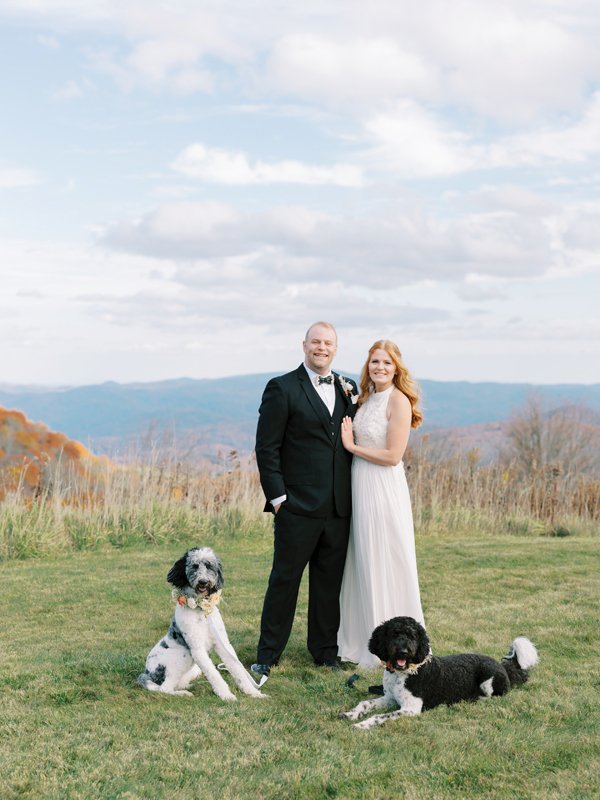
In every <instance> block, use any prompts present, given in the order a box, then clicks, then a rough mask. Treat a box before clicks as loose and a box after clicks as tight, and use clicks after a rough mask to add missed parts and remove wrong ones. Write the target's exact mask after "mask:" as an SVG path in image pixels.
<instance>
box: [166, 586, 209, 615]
mask: <svg viewBox="0 0 600 800" xmlns="http://www.w3.org/2000/svg"><path fill="white" fill-rule="evenodd" d="M171 599H172V600H173V602H175V603H176V604H177V605H178V606H187V607H188V608H192V609H200V611H204V615H205V616H206V617H207V616H208V615H209V614H212V612H213V611H214V609H215V608H216V606H218V605H219V603H220V601H221V590H220V589H219V591H217V592H213V593H212V594H209V595H208V596H207V597H202V598H199V597H198V595H197V594H196V593H195V592H194V594H193V595H189V594H186V590H185V589H183V590H181V589H177V588H175V589H173V591H172V592H171Z"/></svg>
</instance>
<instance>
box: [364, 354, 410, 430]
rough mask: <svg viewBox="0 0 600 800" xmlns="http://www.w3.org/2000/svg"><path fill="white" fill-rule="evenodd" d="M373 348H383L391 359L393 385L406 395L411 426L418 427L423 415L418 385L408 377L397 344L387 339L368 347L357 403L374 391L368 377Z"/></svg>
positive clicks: (373, 386) (373, 385)
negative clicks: (410, 413) (394, 369)
mask: <svg viewBox="0 0 600 800" xmlns="http://www.w3.org/2000/svg"><path fill="white" fill-rule="evenodd" d="M375 350H385V352H386V353H387V354H388V355H389V357H390V358H391V359H392V362H393V364H394V366H395V367H396V374H395V375H394V379H393V383H394V386H395V387H396V388H397V389H399V390H400V391H401V392H402V394H404V395H406V397H408V400H409V402H410V407H411V409H412V419H411V423H410V426H411V428H418V427H419V425H420V424H421V423H422V422H423V415H422V414H421V411H420V409H419V408H418V405H419V387H418V386H417V384H416V383H415V381H414V380H413V379H412V378H411V377H410V375H409V373H408V370H407V368H406V367H405V366H404V363H403V361H402V353H401V352H400V350H399V349H398V345H397V344H394V342H392V341H390V340H389V339H378V341H376V342H375V343H374V344H373V345H371V347H370V348H369V355H368V356H367V360H366V362H365V364H364V366H363V368H362V372H361V373H360V385H359V388H360V394H359V396H358V405H359V406H361V405H362V404H363V403H364V402H365V400H366V399H367V398H368V397H369V395H370V394H371V393H372V392H373V391H375V384H374V383H373V381H372V380H371V378H370V377H369V361H370V360H371V356H372V355H373V353H374V352H375Z"/></svg>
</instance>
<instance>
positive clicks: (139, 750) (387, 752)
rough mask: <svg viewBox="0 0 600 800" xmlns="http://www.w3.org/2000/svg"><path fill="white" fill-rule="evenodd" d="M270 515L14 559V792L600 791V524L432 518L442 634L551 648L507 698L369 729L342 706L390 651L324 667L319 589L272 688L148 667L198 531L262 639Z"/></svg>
mask: <svg viewBox="0 0 600 800" xmlns="http://www.w3.org/2000/svg"><path fill="white" fill-rule="evenodd" d="M270 538H271V537H270V535H269V534H262V535H259V534H256V535H250V536H244V537H234V536H227V537H221V538H217V537H214V538H212V539H211V540H210V541H207V540H206V539H203V541H198V542H196V541H192V540H190V541H189V542H186V543H185V544H184V545H183V546H182V544H181V543H178V544H168V545H167V544H159V545H154V546H152V545H145V546H144V545H142V544H137V545H135V546H133V547H125V548H122V549H110V548H108V547H100V548H99V549H96V550H94V551H92V552H77V553H72V554H63V555H53V556H49V557H47V558H45V559H40V560H35V559H30V560H27V561H8V562H5V563H1V564H0V575H1V580H2V586H3V601H2V614H1V619H2V626H1V627H0V700H1V705H0V797H2V798H3V799H4V800H9V799H11V800H12V798H29V797H31V798H43V799H44V800H45V798H57V799H58V798H60V799H61V800H62V799H63V798H86V799H87V798H103V799H104V800H107V799H109V798H132V799H134V798H135V799H137V798H140V800H141V798H144V800H147V799H148V798H198V799H201V798H224V800H228V798H242V800H246V798H248V800H250V798H252V800H254V798H267V799H269V798H284V799H287V798H314V799H315V800H317V799H319V800H320V798H353V800H354V799H355V798H374V799H376V800H384V799H385V798H394V799H396V798H403V800H445V799H446V798H453V799H454V800H456V798H497V800H504V799H506V800H509V799H510V800H515V798H517V799H518V800H521V799H523V800H538V798H539V799H541V798H544V799H545V798H561V800H564V798H565V797H573V798H578V800H592V798H594V799H595V798H597V797H598V796H600V778H599V775H600V746H599V737H598V734H599V714H598V712H599V707H600V703H599V697H600V693H599V689H600V677H599V671H598V664H599V657H600V646H599V640H598V600H599V597H600V559H599V555H598V539H597V538H587V537H568V538H564V539H561V538H547V537H532V536H527V537H516V536H515V537H506V536H504V537H498V538H496V537H485V538H477V539H474V538H461V539H458V538H456V537H453V538H451V539H444V538H443V537H435V538H434V537H422V538H419V539H418V558H419V569H420V576H421V584H422V595H423V603H424V610H425V615H426V619H427V625H428V630H429V634H430V637H431V639H432V644H433V648H434V651H435V652H436V653H437V654H440V655H441V654H444V653H451V652H460V651H462V650H476V651H481V652H486V653H489V654H490V655H494V656H498V657H500V656H502V655H503V654H504V653H505V652H506V649H507V647H508V644H509V642H510V641H511V639H512V638H513V637H514V636H516V635H519V634H524V635H527V636H529V637H530V638H531V639H532V640H533V641H534V642H535V644H536V645H537V646H538V648H539V652H540V658H541V661H540V664H539V666H538V667H537V668H536V669H535V671H534V672H533V674H532V677H531V680H530V682H529V683H528V684H527V685H526V686H524V687H522V688H519V689H516V690H515V691H514V692H511V693H510V694H509V695H507V696H506V697H504V698H499V699H494V700H491V701H488V702H481V703H478V704H460V705H457V706H453V707H451V708H446V707H442V708H438V709H435V710H433V711H429V712H427V713H425V714H424V715H422V716H420V717H418V718H406V719H401V720H398V721H396V722H393V723H390V724H389V725H385V726H383V727H381V728H378V729H375V730H372V731H356V730H354V729H352V728H351V727H350V724H349V723H348V722H347V721H346V720H340V719H338V717H337V715H338V713H339V711H341V710H345V709H348V708H350V707H351V706H352V705H354V704H355V703H356V702H358V700H359V699H362V698H363V697H366V696H367V695H366V691H367V686H368V685H369V684H370V683H375V682H380V679H381V676H380V671H378V670H375V671H360V672H361V678H360V680H359V681H358V682H357V683H356V684H355V686H354V688H352V689H350V688H348V687H346V686H345V680H346V678H347V677H348V676H349V675H350V674H351V670H350V671H349V672H348V673H346V674H345V675H343V674H340V673H337V674H336V673H331V672H327V671H323V670H319V669H317V668H316V667H314V666H313V665H312V661H311V659H310V656H309V654H308V653H307V651H306V648H305V644H304V640H305V633H306V630H305V617H306V596H305V591H304V590H303V593H302V597H301V601H300V604H299V608H298V614H297V619H296V623H295V627H294V631H293V634H292V638H291V640H290V643H289V645H288V648H287V650H286V653H285V656H284V658H283V660H282V662H281V664H280V666H279V667H277V668H276V669H274V670H273V672H272V674H271V678H270V680H269V682H268V683H267V686H266V691H267V692H268V695H269V698H268V699H266V700H262V701H261V700H254V699H250V698H247V697H245V696H239V693H238V692H237V689H236V690H235V691H236V694H238V696H239V702H237V703H223V702H221V701H220V700H218V699H217V698H216V697H215V696H214V695H213V694H212V693H211V691H210V689H209V686H208V684H207V683H206V682H205V681H204V680H203V679H200V680H198V681H197V682H196V684H195V685H194V689H193V691H194V698H193V699H192V698H187V699H186V698H173V697H162V696H158V695H154V694H150V693H147V692H143V691H142V690H141V689H140V688H139V687H138V686H137V685H136V683H135V679H136V676H137V675H138V673H139V672H140V671H141V670H142V669H143V665H144V660H145V657H146V654H147V652H148V650H149V649H150V647H151V646H152V645H153V644H154V643H155V642H156V641H157V640H158V638H159V637H160V636H161V635H162V634H163V633H164V632H165V631H166V628H167V625H168V621H169V619H170V615H171V612H172V605H171V601H170V591H169V587H168V585H167V584H166V582H165V576H166V573H167V571H168V569H169V567H170V565H171V564H172V562H173V561H174V560H175V558H176V557H178V556H179V555H180V554H181V553H182V552H183V550H184V549H186V547H187V546H188V545H192V544H206V543H209V544H211V545H212V546H213V547H214V548H215V550H216V551H217V552H218V553H219V555H221V557H222V558H223V561H224V564H225V576H226V587H225V592H224V599H223V603H222V606H221V608H222V613H223V616H224V619H225V621H226V624H227V627H228V631H229V634H230V638H231V640H232V642H233V644H234V646H235V647H236V649H237V651H238V653H239V655H240V657H241V658H242V660H243V661H244V662H245V663H246V664H249V663H251V661H252V660H253V658H254V655H255V645H256V636H257V629H258V623H259V617H260V610H261V602H262V596H263V592H264V588H265V582H266V578H267V575H268V570H269V566H270V558H271V542H270Z"/></svg>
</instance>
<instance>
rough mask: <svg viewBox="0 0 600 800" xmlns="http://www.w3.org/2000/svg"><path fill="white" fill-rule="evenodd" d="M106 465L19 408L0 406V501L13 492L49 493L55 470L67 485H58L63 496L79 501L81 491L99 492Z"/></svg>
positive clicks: (79, 445) (27, 495) (87, 492)
mask: <svg viewBox="0 0 600 800" xmlns="http://www.w3.org/2000/svg"><path fill="white" fill-rule="evenodd" d="M107 466H108V461H107V460H106V459H105V458H99V457H97V456H94V455H93V454H92V453H91V452H90V451H89V450H88V449H87V448H86V447H84V445H82V444H81V443H80V442H76V441H74V440H72V439H69V438H68V437H67V436H65V435H64V434H62V433H56V432H54V431H51V430H49V429H48V427H47V426H46V425H44V424H43V423H41V422H32V421H31V420H29V419H27V417H26V416H25V414H23V413H22V412H21V411H15V410H9V409H6V408H2V407H0V500H3V499H4V498H5V497H6V496H7V495H8V494H10V493H15V492H19V493H20V494H21V495H22V496H24V497H39V496H41V495H43V494H50V493H52V491H53V488H54V484H55V482H56V479H57V475H58V474H59V472H60V474H61V475H62V476H64V475H68V482H69V487H64V486H61V495H62V496H63V497H65V498H66V499H68V498H69V496H71V498H72V499H74V498H75V497H77V498H78V500H79V499H80V498H81V494H82V491H83V494H85V495H87V496H88V499H91V498H92V497H93V496H97V495H99V494H100V493H101V491H102V483H103V480H104V478H103V476H104V473H105V472H106V467H107ZM63 482H64V481H63ZM65 488H66V489H67V491H66V492H65Z"/></svg>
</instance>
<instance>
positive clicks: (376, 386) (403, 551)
mask: <svg viewBox="0 0 600 800" xmlns="http://www.w3.org/2000/svg"><path fill="white" fill-rule="evenodd" d="M418 400H419V398H418V394H417V387H416V386H415V384H414V382H413V381H412V379H411V377H410V375H409V374H408V370H407V369H406V367H405V366H404V364H403V363H402V356H401V353H400V350H399V349H398V347H397V345H395V344H394V343H393V342H391V341H389V340H387V339H382V340H379V341H377V342H375V344H374V345H373V346H372V347H371V349H370V350H369V355H368V358H367V361H366V363H365V365H364V367H363V369H362V373H361V379H360V396H359V398H358V405H359V408H358V411H357V412H356V415H355V417H354V424H353V423H352V420H351V419H350V418H349V417H345V418H344V421H343V422H342V434H341V435H342V442H343V445H344V447H345V448H346V449H347V450H349V451H350V452H351V453H353V455H354V458H353V460H352V523H351V528H350V541H349V544H348V553H347V556H346V565H345V568H344V578H343V582H342V592H341V596H340V607H341V625H340V630H339V633H338V652H339V655H340V658H341V659H342V660H343V661H353V662H356V663H357V664H359V665H360V666H364V667H374V666H378V665H379V663H380V662H379V659H378V658H377V657H376V656H374V655H373V654H372V653H370V652H369V650H368V642H369V639H370V637H371V633H372V632H373V629H374V628H375V627H377V625H380V624H381V623H382V622H385V621H386V620H388V619H390V617H396V616H410V617H414V618H415V619H416V620H417V621H418V622H420V623H421V624H424V619H423V611H422V609H421V598H420V593H419V578H418V575H417V559H416V554H415V537H414V530H413V519H412V509H411V505H410V496H409V493H408V486H407V483H406V476H405V474H404V465H403V463H402V456H403V455H404V451H405V450H406V445H407V443H408V437H409V434H410V429H411V428H416V427H418V426H419V425H420V424H421V421H422V415H421V412H420V411H419V410H418V408H417V404H418Z"/></svg>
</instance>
